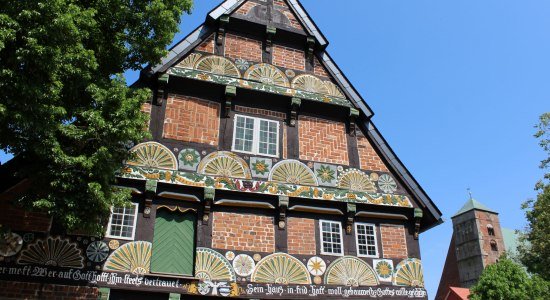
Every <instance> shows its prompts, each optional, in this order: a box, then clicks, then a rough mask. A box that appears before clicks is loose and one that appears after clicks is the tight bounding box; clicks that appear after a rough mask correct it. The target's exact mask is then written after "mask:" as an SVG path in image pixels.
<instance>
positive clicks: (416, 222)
mask: <svg viewBox="0 0 550 300" xmlns="http://www.w3.org/2000/svg"><path fill="white" fill-rule="evenodd" d="M423 216H424V213H423V212H422V209H420V208H415V209H414V239H415V240H418V235H419V234H420V220H422V217H423Z"/></svg>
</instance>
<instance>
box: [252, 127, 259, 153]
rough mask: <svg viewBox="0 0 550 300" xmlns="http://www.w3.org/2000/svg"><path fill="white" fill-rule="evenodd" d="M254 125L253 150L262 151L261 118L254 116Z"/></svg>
mask: <svg viewBox="0 0 550 300" xmlns="http://www.w3.org/2000/svg"><path fill="white" fill-rule="evenodd" d="M252 119H253V120H254V122H253V124H254V127H253V128H252V152H254V153H260V119H258V118H252Z"/></svg>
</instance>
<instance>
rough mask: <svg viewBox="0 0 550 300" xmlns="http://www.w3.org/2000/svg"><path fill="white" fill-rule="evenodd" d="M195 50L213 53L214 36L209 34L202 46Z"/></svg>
mask: <svg viewBox="0 0 550 300" xmlns="http://www.w3.org/2000/svg"><path fill="white" fill-rule="evenodd" d="M196 50H199V51H202V52H208V53H214V34H211V35H210V36H209V37H208V38H207V39H206V40H204V42H202V44H200V45H199V46H197V48H196Z"/></svg>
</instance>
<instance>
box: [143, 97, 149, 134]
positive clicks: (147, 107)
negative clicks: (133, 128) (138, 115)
mask: <svg viewBox="0 0 550 300" xmlns="http://www.w3.org/2000/svg"><path fill="white" fill-rule="evenodd" d="M141 111H142V112H144V113H146V114H148V115H149V120H147V121H146V124H145V130H149V123H150V122H151V103H149V102H145V103H143V105H141Z"/></svg>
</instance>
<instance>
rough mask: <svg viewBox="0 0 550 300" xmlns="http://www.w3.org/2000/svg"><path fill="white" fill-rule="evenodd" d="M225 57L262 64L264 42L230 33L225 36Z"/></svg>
mask: <svg viewBox="0 0 550 300" xmlns="http://www.w3.org/2000/svg"><path fill="white" fill-rule="evenodd" d="M225 56H226V57H230V58H233V59H237V58H242V59H246V60H249V61H254V62H261V61H262V42H261V41H258V40H253V39H249V38H245V37H241V36H238V35H234V34H230V33H228V34H226V35H225Z"/></svg>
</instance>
